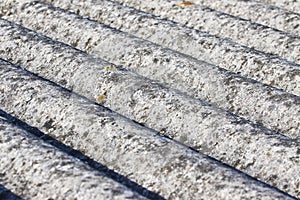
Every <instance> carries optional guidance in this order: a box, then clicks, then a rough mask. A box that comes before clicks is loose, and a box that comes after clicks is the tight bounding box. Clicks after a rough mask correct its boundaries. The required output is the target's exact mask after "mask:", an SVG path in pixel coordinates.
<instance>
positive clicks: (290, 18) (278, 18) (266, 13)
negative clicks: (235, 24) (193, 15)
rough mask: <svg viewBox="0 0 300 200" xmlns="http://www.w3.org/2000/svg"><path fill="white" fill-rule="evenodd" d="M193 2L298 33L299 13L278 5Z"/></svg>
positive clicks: (252, 0)
mask: <svg viewBox="0 0 300 200" xmlns="http://www.w3.org/2000/svg"><path fill="white" fill-rule="evenodd" d="M193 2H194V3H196V4H199V5H204V6H207V7H209V8H212V9H216V10H219V11H222V12H226V13H228V14H231V15H234V16H239V17H242V18H244V19H249V20H251V21H253V22H256V23H260V24H263V25H266V26H269V27H272V28H276V29H279V30H282V31H285V32H289V33H293V34H296V35H300V14H298V13H295V12H290V11H288V10H285V9H281V8H279V7H275V6H271V5H268V4H264V3H261V2H259V1H255V0H247V1H241V0H230V1H224V0H214V1H209V0H193ZM299 12H300V11H299Z"/></svg>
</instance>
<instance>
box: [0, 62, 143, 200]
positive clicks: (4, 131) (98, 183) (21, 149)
mask: <svg viewBox="0 0 300 200" xmlns="http://www.w3.org/2000/svg"><path fill="white" fill-rule="evenodd" d="M1 65H2V66H1V67H2V68H4V67H5V64H4V63H3V62H1ZM0 112H1V111H0ZM0 141H1V142H0V149H1V151H0V157H1V162H0V169H1V170H0V173H1V176H0V182H1V183H2V184H4V185H5V186H6V187H9V189H10V190H11V191H13V192H15V193H16V194H18V195H19V196H21V197H22V198H25V199H38V200H39V199H145V198H143V197H140V196H139V195H137V194H136V193H134V192H132V191H131V190H129V189H127V188H126V187H124V186H123V185H121V184H120V183H117V182H115V181H113V180H111V179H109V178H107V177H105V174H102V173H100V172H98V171H95V170H92V169H91V168H90V167H88V166H86V165H85V164H84V163H82V162H81V161H79V160H77V159H75V158H73V157H71V156H69V155H67V154H66V153H63V152H62V151H60V150H58V149H56V148H54V147H53V146H51V145H49V144H47V143H45V142H43V141H42V140H41V139H39V138H38V137H36V136H34V135H33V134H32V133H30V132H28V131H26V130H24V129H22V127H19V126H17V125H14V124H13V123H12V122H11V120H10V119H8V118H6V117H5V115H4V114H3V113H0Z"/></svg>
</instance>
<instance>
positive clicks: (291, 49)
mask: <svg viewBox="0 0 300 200" xmlns="http://www.w3.org/2000/svg"><path fill="white" fill-rule="evenodd" d="M116 1H117V2H122V3H125V4H126V5H129V6H133V7H135V8H138V9H141V10H143V11H146V12H149V13H153V14H155V15H158V16H162V17H167V18H169V19H171V20H174V21H176V22H179V23H182V24H186V25H187V26H189V27H193V28H196V29H199V30H202V31H207V32H208V33H211V34H215V35H218V36H220V37H223V38H229V39H231V40H233V41H235V42H238V43H240V44H243V45H246V46H249V47H253V48H255V49H257V50H260V51H265V52H267V53H271V54H275V55H278V56H280V57H282V58H285V59H287V60H289V61H292V62H296V63H298V64H299V63H300V36H297V35H291V34H289V33H286V32H281V31H278V30H276V29H272V28H269V27H266V26H263V25H261V24H258V23H253V22H251V21H248V20H244V19H241V18H238V17H235V16H232V15H228V14H225V13H223V12H219V11H216V10H212V9H210V8H207V7H203V6H200V5H194V6H188V7H187V6H178V5H177V2H176V1H174V0H152V1H151V2H148V1H143V0H116Z"/></svg>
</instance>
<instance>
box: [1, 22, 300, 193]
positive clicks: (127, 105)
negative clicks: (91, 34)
mask: <svg viewBox="0 0 300 200" xmlns="http://www.w3.org/2000/svg"><path fill="white" fill-rule="evenodd" d="M1 27H2V30H8V31H7V32H5V34H1V35H6V36H9V38H7V39H3V40H2V44H3V45H2V47H1V48H3V51H2V52H4V49H5V53H6V54H2V56H4V57H9V59H10V60H14V61H16V62H18V63H21V64H23V66H27V69H29V70H30V71H33V72H35V73H37V74H39V75H41V76H43V77H46V78H48V79H51V80H53V81H55V82H58V83H61V84H62V85H64V86H66V87H68V88H71V89H72V90H74V91H76V92H78V93H80V94H82V95H84V96H86V97H89V98H90V99H92V100H96V101H98V103H101V104H103V105H105V106H107V107H110V108H112V109H113V110H115V111H118V112H119V113H122V114H123V115H126V116H127V117H129V118H132V119H134V120H136V121H138V122H140V123H143V124H145V125H147V126H148V127H151V128H153V129H156V130H158V131H160V132H161V133H162V134H164V135H167V136H168V137H171V138H174V139H176V140H178V141H180V142H182V143H184V144H186V145H188V146H191V147H193V148H195V149H197V150H200V151H202V152H204V153H207V154H208V155H211V156H213V157H215V158H217V159H220V160H221V161H223V162H225V163H227V164H230V165H232V166H234V167H236V168H238V169H240V170H243V171H245V172H247V173H249V174H251V175H253V176H255V177H257V178H259V179H261V180H264V181H266V182H270V184H272V185H276V186H278V187H280V188H282V189H283V188H284V186H283V185H282V186H279V185H278V184H279V183H280V182H281V180H289V181H288V182H295V183H297V182H298V180H297V179H298V178H297V177H294V171H295V170H298V169H297V168H298V164H297V163H299V161H298V155H297V149H298V147H297V145H296V146H295V144H293V142H290V141H289V140H288V139H286V138H284V137H280V136H279V135H276V134H275V133H274V132H273V133H272V132H271V131H269V130H265V129H264V128H263V127H259V126H257V127H256V126H255V125H254V124H251V123H250V122H247V121H245V120H244V119H241V118H239V117H236V116H233V115H231V114H230V113H226V112H223V111H221V110H218V109H215V108H213V107H211V106H208V105H207V104H205V103H204V102H201V101H198V100H195V99H192V98H189V97H187V96H185V95H183V94H182V93H179V92H177V91H174V90H171V89H168V88H165V87H162V86H161V85H159V84H156V83H154V82H152V81H150V80H148V79H145V78H143V77H140V76H137V75H135V74H133V73H130V72H128V71H125V70H123V69H121V68H118V67H115V66H113V65H110V64H109V63H107V62H105V61H102V60H99V59H94V58H93V57H90V56H88V55H86V54H84V53H82V52H80V51H77V50H75V49H73V48H71V47H68V46H63V45H62V44H59V43H55V42H53V41H51V40H49V39H47V38H43V37H41V36H38V35H36V34H35V33H33V32H29V31H28V30H25V29H22V28H20V27H18V26H13V25H11V24H10V23H8V22H5V21H2V23H1ZM2 33H3V32H2ZM18 38H23V39H24V40H26V41H27V43H23V42H20V40H19V39H18ZM5 41H7V43H6V42H5ZM26 44H30V45H28V46H27V45H26ZM10 47H13V49H11V48H10ZM22 49H23V50H22ZM29 49H30V50H29ZM43 55H47V56H43ZM27 61H29V62H27ZM49 61H51V62H49ZM87 79H88V80H89V81H82V80H87ZM251 92H253V90H251ZM269 92H271V91H269ZM275 93H276V92H275ZM277 93H278V95H279V96H278V97H284V96H285V98H286V100H287V102H289V101H290V100H291V98H288V97H289V96H290V95H287V96H286V94H284V93H282V94H279V93H280V92H279V91H277ZM275 99H276V98H275ZM274 103H276V102H274ZM274 103H271V104H270V105H273V106H274V105H276V104H274ZM279 105H280V104H279ZM292 108H293V109H294V110H297V106H294V107H292ZM298 112H299V111H298ZM297 117H298V116H297V115H295V116H294V118H297ZM279 119H280V118H279ZM290 120H293V119H292V118H291V119H290ZM296 122H297V120H296ZM280 123H281V122H280ZM289 123H290V122H289ZM289 123H287V124H289ZM295 127H298V125H297V124H296V125H295ZM272 134H275V135H273V136H272ZM241 137H242V138H243V140H240V138H241ZM258 138H259V140H258ZM257 140H258V141H257ZM278 145H279V146H281V147H280V149H281V150H280V152H281V153H278ZM290 145H291V149H290V150H289V148H287V147H286V146H290ZM229 149H230V151H228V150H229ZM256 151H259V152H268V153H264V154H259V155H253V152H256ZM253 156H255V157H256V158H255V160H252V159H249V157H250V158H251V157H253ZM273 156H274V157H273ZM290 156H296V157H297V159H296V160H294V159H292V160H290ZM270 157H273V158H272V159H271V160H272V161H270V160H269V159H270ZM270 162H274V164H272V165H270ZM272 166H273V167H272ZM274 166H276V168H274ZM279 166H282V167H279ZM287 166H289V167H288V169H289V171H288V172H287V170H286V169H287ZM269 167H271V168H269ZM262 169H263V170H262ZM299 170H300V169H299ZM283 172H284V175H282V173H283ZM274 175H276V176H279V175H280V178H278V179H276V180H274V181H273V180H272V178H271V177H273V176H274ZM292 180H294V181H292ZM282 183H283V182H282ZM295 186H296V185H295ZM296 187H297V186H296Z"/></svg>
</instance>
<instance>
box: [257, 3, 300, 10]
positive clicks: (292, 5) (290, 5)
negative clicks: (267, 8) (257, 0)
mask: <svg viewBox="0 0 300 200" xmlns="http://www.w3.org/2000/svg"><path fill="white" fill-rule="evenodd" d="M261 1H262V2H265V3H269V4H272V5H274V6H278V7H282V8H285V9H287V10H290V11H294V12H297V13H300V1H299V0H261Z"/></svg>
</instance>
